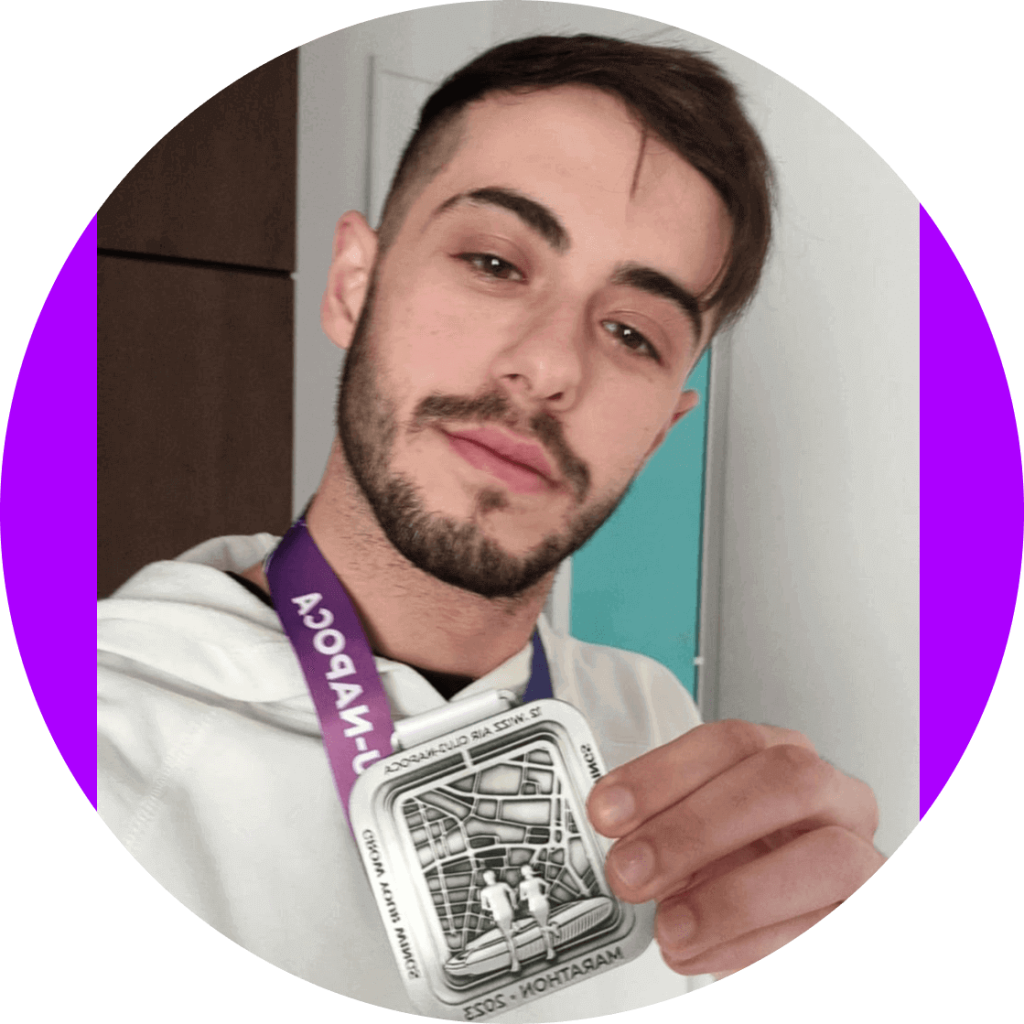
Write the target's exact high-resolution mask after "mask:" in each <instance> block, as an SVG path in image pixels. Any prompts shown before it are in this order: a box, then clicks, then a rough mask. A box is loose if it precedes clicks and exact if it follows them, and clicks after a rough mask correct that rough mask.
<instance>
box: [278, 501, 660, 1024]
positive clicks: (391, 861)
mask: <svg viewBox="0 0 1024 1024" xmlns="http://www.w3.org/2000/svg"><path fill="white" fill-rule="evenodd" d="M266 572H267V578H268V580H269V582H270V587H271V595H272V597H273V599H274V604H275V607H276V608H277V611H278V614H279V615H280V617H281V620H282V623H283V625H284V627H285V631H286V632H287V634H288V636H289V639H290V640H291V642H292V645H293V647H294V649H295V651H296V654H297V655H298V657H299V661H300V663H301V664H302V668H303V672H304V674H305V676H306V680H307V683H308V685H309V688H310V692H311V694H312V697H313V701H314V704H315V706H316V708H317V713H318V715H319V717H320V721H321V726H322V730H323V737H324V746H325V749H326V751H327V754H328V759H329V761H330V763H331V768H332V772H333V774H334V778H335V783H336V785H337V788H338V792H339V795H340V797H341V800H342V805H343V806H344V807H345V809H346V811H347V814H348V819H349V825H350V828H351V829H352V833H353V836H354V838H355V841H356V844H357V845H358V847H359V852H360V855H361V857H362V861H363V866H364V868H365V870H366V876H367V879H368V881H369V884H370V886H371V888H372V889H373V893H374V898H375V900H376V903H377V907H378V910H379V911H380V914H381V919H382V921H383V922H384V927H385V930H386V932H387V935H388V940H389V942H390V944H391V949H392V952H393V953H394V956H395V961H396V963H397V964H398V968H399V972H400V974H401V976H402V979H403V981H404V983H405V986H406V989H407V991H408V993H409V996H410V998H411V1000H412V1002H413V1004H414V1005H415V1006H416V1008H417V1009H418V1010H420V1011H421V1012H422V1013H425V1014H429V1015H432V1016H437V1017H447V1018H451V1019H456V1020H478V1019H484V1018H486V1017H490V1016H492V1015H494V1014H497V1013H501V1012H502V1011H503V1010H509V1009H513V1008H515V1007H516V1006H519V1005H521V1004H523V1003H526V1002H529V1001H531V1000H533V999H536V998H539V997H541V996H543V995H545V994H546V993H548V992H550V991H552V990H554V989H558V988H563V987H565V986H567V985H571V984H574V983H575V982H577V981H582V980H584V979H585V978H587V977H590V976H592V975H594V974H598V973H602V972H604V971H606V970H609V969H611V968H613V967H616V966H618V965H619V964H622V963H625V962H627V961H628V960H632V959H633V958H634V957H636V956H638V955H639V954H640V953H641V952H643V950H644V949H645V948H646V947H647V945H648V943H649V942H650V940H651V936H652V930H653V919H654V905H653V904H645V905H643V906H639V907H633V906H630V905H629V904H625V903H622V902H620V901H619V900H618V899H616V897H615V896H614V895H613V894H612V892H611V889H610V888H609V887H608V884H607V882H606V880H605V877H604V858H605V854H606V852H607V849H608V847H609V846H610V842H609V841H608V840H605V839H603V838H602V837H600V836H598V835H597V833H596V832H594V831H593V829H592V828H591V827H590V823H589V821H588V819H587V816H586V799H587V795H588V793H589V792H590V789H591V788H592V787H593V785H594V783H595V782H596V781H597V779H599V778H600V777H601V776H602V775H603V774H604V766H603V764H602V761H601V757H600V754H599V752H598V749H597V744H596V743H595V741H594V738H593V736H592V734H591V732H590V728H589V726H588V725H587V722H586V720H585V719H584V717H583V716H582V715H581V714H580V713H579V712H578V711H577V710H576V709H575V708H574V707H572V706H571V705H569V704H567V703H565V702H564V701H559V700H555V699H553V698H552V697H551V682H550V676H549V673H548V666H547V659H546V657H545V655H544V649H543V646H542V645H541V643H540V638H539V636H538V635H537V634H536V633H534V637H533V665H532V669H531V676H530V683H529V686H528V687H527V691H526V695H525V702H524V703H523V704H520V703H519V701H518V699H517V698H516V697H515V695H514V694H512V693H510V692H508V691H504V690H491V691H488V692H485V693H481V694H477V695H475V696H473V697H468V698H464V699H462V700H455V701H451V702H449V703H448V704H446V705H445V706H443V707H441V708H438V709H436V710H434V711H430V712H427V713H426V714H423V715H418V716H416V717H414V718H409V719H405V720H404V721H401V722H399V723H397V724H396V725H393V724H392V722H391V718H390V712H389V710H388V706H387V698H386V695H385V694H384V689H383V686H382V685H381V682H380V679H379V677H378V675H377V672H376V667H375V665H374V662H373V654H372V652H371V651H370V648H369V644H368V642H367V641H366V637H365V635H364V634H363V631H362V627H361V625H360V623H359V620H358V617H357V616H356V614H355V611H354V609H353V608H352V605H351V602H350V601H349V599H348V595H347V594H346V593H345V591H344V588H343V587H342V586H341V584H340V583H339V581H338V579H337V577H336V576H335V575H334V573H333V571H332V570H331V568H330V566H329V565H328V564H327V562H326V561H325V560H324V558H323V556H322V555H321V554H320V552H319V550H318V549H317V548H316V545H315V544H314V543H313V540H312V538H311V537H310V536H309V533H308V531H307V530H306V527H305V523H304V522H303V521H302V520H301V519H300V520H299V521H298V522H296V523H295V525H294V526H293V527H292V528H291V530H289V532H288V534H287V535H286V536H285V538H284V540H282V542H281V544H280V545H279V546H278V548H277V549H276V550H275V552H274V553H273V555H272V557H271V558H270V559H269V560H268V563H267V566H266Z"/></svg>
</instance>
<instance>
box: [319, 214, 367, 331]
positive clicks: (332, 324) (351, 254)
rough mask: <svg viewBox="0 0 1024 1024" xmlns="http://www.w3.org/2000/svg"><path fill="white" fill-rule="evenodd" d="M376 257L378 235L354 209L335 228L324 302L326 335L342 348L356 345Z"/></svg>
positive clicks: (323, 320) (322, 312) (321, 305)
mask: <svg viewBox="0 0 1024 1024" xmlns="http://www.w3.org/2000/svg"><path fill="white" fill-rule="evenodd" d="M376 258H377V234H376V232H375V231H374V230H373V228H371V227H370V225H369V224H367V223H366V218H365V217H364V216H363V215H362V214H361V213H357V212H356V211H355V210H350V211H349V212H348V213H346V214H345V215H344V216H343V217H342V218H341V220H339V221H338V226H337V227H336V228H335V229H334V256H333V259H332V260H331V269H330V270H329V271H328V274H327V290H326V291H325V292H324V297H323V300H322V301H321V303H320V323H321V325H322V326H323V329H324V333H325V334H326V335H327V337H328V338H330V339H331V341H333V342H334V344H335V345H337V346H338V347H339V348H343V349H347V348H348V347H349V345H350V344H351V343H352V335H353V334H354V333H355V329H356V324H357V323H358V322H359V314H360V313H362V311H363V303H364V302H365V301H366V295H367V291H368V290H369V286H370V278H371V276H372V274H373V264H374V261H375V260H376Z"/></svg>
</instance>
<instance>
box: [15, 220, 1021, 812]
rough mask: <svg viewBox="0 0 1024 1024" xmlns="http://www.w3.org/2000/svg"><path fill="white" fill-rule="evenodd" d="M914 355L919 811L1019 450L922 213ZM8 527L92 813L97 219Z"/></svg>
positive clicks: (958, 275) (966, 718)
mask: <svg viewBox="0 0 1024 1024" xmlns="http://www.w3.org/2000/svg"><path fill="white" fill-rule="evenodd" d="M920 365H921V478H920V487H921V534H920V537H921V737H920V743H921V749H920V753H921V814H922V815H923V814H924V813H925V812H926V811H927V810H928V808H929V807H930V806H931V805H932V802H933V801H934V799H935V797H936V796H937V795H938V793H939V791H940V790H941V789H942V787H943V786H944V785H945V783H946V780H947V779H948V778H949V776H950V774H951V773H952V771H953V769H954V768H955V767H956V765H957V763H958V762H959V760H960V757H961V755H962V754H963V751H964V749H965V747H966V746H967V743H968V741H969V740H970V738H971V735H972V734H973V732H974V729H975V727H976V726H977V723H978V719H979V718H980V717H981V712H982V711H983V710H984V707H985V703H986V701H987V700H988V696H989V694H990V692H991V690H992V685H993V683H994V681H995V677H996V673H997V671H998V669H999V663H1000V661H1001V660H1002V656H1003V651H1004V649H1005V647H1006V640H1007V636H1008V634H1009V629H1010V621H1011V619H1012V616H1013V606H1014V601H1015V598H1016V592H1017V583H1018V579H1019V576H1020V566H1021V540H1022V532H1024V490H1022V482H1021V460H1020V447H1019V444H1018V438H1017V430H1016V425H1015V422H1014V417H1013V407H1012V404H1011V401H1010V393H1009V388H1008V387H1007V384H1006V378H1005V375H1004V374H1003V370H1002V365H1001V364H1000V362H999V355H998V352H997V351H996V347H995V344H994V342H993V339H992V335H991V332H990V331H989V329H988V325H987V324H986V322H985V317H984V315H983V313H982V311H981V307H980V306H979V305H978V302H977V299H976V298H975V296H974V292H973V290H972V289H971V286H970V283H969V282H968V281H967V278H966V277H965V275H964V273H963V271H962V270H961V269H960V265H959V263H958V262H957V260H956V257H955V256H954V255H953V253H952V252H951V250H950V249H949V246H948V245H947V244H946V241H945V239H944V238H943V237H942V235H941V233H940V232H939V231H938V229H937V228H936V227H935V225H934V224H933V223H932V221H931V218H929V216H928V214H927V213H926V212H925V211H924V210H923V209H922V210H921V364H920ZM964 394H966V395H967V399H966V400H963V399H962V398H958V399H957V400H956V401H955V402H953V401H952V400H951V396H953V395H957V396H961V395H964ZM54 453H56V455H55V454H54ZM0 536H2V541H3V564H4V574H5V578H6V582H7V597H8V602H9V604H10V611H11V619H12V621H13V623H14V632H15V635H16V637H17V640H18V646H19V648H20V650H21V656H22V659H23V661H24V663H25V669H26V671H27V673H28V677H29V680H30V682H31V684H32V689H33V692H34V693H35V696H36V700H37V701H38V703H39V707H40V710H41V711H42V714H43V718H44V719H45V721H46V724H47V726H48V727H49V729H50V732H51V734H52V735H53V738H54V740H55V742H56V744H57V747H58V749H59V750H60V752H61V753H62V754H63V755H64V759H65V761H66V762H67V764H68V767H69V768H70V769H71V772H72V774H73V775H74V777H75V780H76V781H77V782H78V785H79V786H80V787H81V788H82V790H83V792H84V793H85V794H86V796H87V797H88V798H89V800H90V801H91V802H92V803H93V805H94V806H95V803H96V688H95V681H96V677H95V661H94V659H93V650H94V648H95V639H96V619H95V600H96V560H95V557H94V556H95V550H96V222H95V220H94V221H93V222H92V223H91V224H90V225H89V227H88V228H87V229H86V231H85V233H84V234H83V235H82V237H81V239H79V241H78V243H77V245H76V246H75V248H74V250H73V251H72V253H71V255H70V256H69V257H68V259H67V262H66V263H65V264H64V268H63V269H62V270H61V273H60V275H59V276H58V278H57V281H56V283H55V284H54V286H53V289H52V291H51V292H50V295H49V297H48V298H47V300H46V304H45V305H44V307H43V311H42V313H41V315H40V317H39V321H38V323H37V324H36V329H35V331H34V332H33V335H32V340H31V343H30V344H29V347H28V351H27V353H26V355H25V360H24V363H23V365H22V368H21V373H20V375H19V377H18V385H17V389H16V391H15V394H14V401H13V403H12V406H11V415H10V421H9V424H8V428H7V441H6V447H5V449H4V460H3V478H2V490H0Z"/></svg>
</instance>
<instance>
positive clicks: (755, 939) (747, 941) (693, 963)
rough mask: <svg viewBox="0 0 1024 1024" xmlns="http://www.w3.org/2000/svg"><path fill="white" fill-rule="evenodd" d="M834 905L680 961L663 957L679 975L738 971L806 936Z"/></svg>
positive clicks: (673, 957) (664, 954)
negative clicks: (806, 932) (803, 935)
mask: <svg viewBox="0 0 1024 1024" xmlns="http://www.w3.org/2000/svg"><path fill="white" fill-rule="evenodd" d="M838 906H839V904H838V903H836V904H833V905H832V906H831V907H824V908H823V909H821V910H815V911H812V912H811V913H810V914H802V915H801V916H800V917H794V918H791V919H790V920H789V921H783V922H782V923H781V924H774V925H769V926H768V927H767V928H759V929H758V930H757V931H754V932H748V933H747V934H746V935H743V936H741V937H740V938H738V939H733V940H732V941H731V942H723V943H722V945H720V946H716V947H715V948H714V949H709V950H706V951H704V952H703V953H698V954H697V956H695V957H690V958H689V959H684V960H680V959H678V958H677V957H675V956H673V955H672V954H671V953H667V952H666V951H665V950H662V951H661V955H662V959H663V960H664V961H665V963H666V964H667V965H668V966H669V967H670V968H672V970H673V971H675V972H676V973H677V974H686V975H694V974H719V973H721V972H723V971H738V970H740V969H742V968H744V967H749V966H750V965H751V964H752V963H756V962H757V961H758V960H760V959H762V957H766V956H767V955H768V954H769V953H774V952H775V950H777V949H781V948H782V947H783V946H784V945H786V943H787V942H792V941H793V939H795V938H796V937H797V936H798V935H802V934H803V933H804V932H805V931H807V929H808V928H810V927H811V926H812V925H816V924H817V923H818V922H819V921H820V920H821V919H822V918H823V917H827V916H828V915H829V914H831V913H832V911H833V910H835V908H836V907H838Z"/></svg>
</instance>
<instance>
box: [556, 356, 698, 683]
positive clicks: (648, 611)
mask: <svg viewBox="0 0 1024 1024" xmlns="http://www.w3.org/2000/svg"><path fill="white" fill-rule="evenodd" d="M709 355H710V353H708V352H705V353H704V355H703V356H702V357H701V359H700V361H699V362H698V363H697V365H696V367H695V368H694V370H693V372H692V373H691V374H690V379H689V381H688V382H687V387H690V388H692V389H693V390H695V391H697V392H699V393H700V404H699V405H698V406H697V408H696V409H695V410H693V412H691V413H689V415H687V416H684V417H683V419H682V420H681V421H680V422H679V423H677V424H676V426H675V427H674V428H673V429H672V431H670V433H669V436H668V437H667V438H666V439H665V442H664V444H662V446H661V448H659V449H658V451H657V452H655V454H654V455H653V456H652V458H651V461H650V462H649V463H648V464H647V466H646V467H645V469H644V471H643V472H642V473H641V474H640V476H639V477H638V478H637V480H636V483H634V485H633V487H632V488H631V490H630V492H629V494H628V495H626V498H625V500H624V501H623V502H622V504H621V505H620V506H619V508H618V509H617V510H616V512H615V514H614V515H613V516H612V517H611V519H609V520H608V522H607V523H605V525H604V526H603V527H602V528H601V529H600V530H599V531H598V532H597V533H596V534H595V535H594V537H593V538H592V539H591V540H590V541H589V542H588V543H587V544H586V545H585V546H584V547H583V548H581V549H580V550H579V551H578V552H577V553H576V554H575V555H574V556H573V559H572V634H573V636H576V637H579V639H581V640H588V641H591V642H593V643H599V644H608V645H610V646H612V647H623V648H625V649H626V650H630V651H638V652H640V653H641V654H647V655H649V656H650V657H652V658H656V659H657V660H658V661H660V662H661V663H662V664H663V665H667V666H668V667H669V668H670V669H671V670H672V671H673V672H674V673H675V674H676V676H677V677H678V678H679V679H680V680H681V681H682V683H683V685H684V686H685V687H686V688H687V689H688V690H689V691H690V693H691V694H694V685H695V673H694V667H693V658H694V655H695V654H696V653H697V628H698V616H699V609H700V550H701V519H702V510H703V505H704V496H703V492H704V486H703V483H704V450H705V436H706V432H707V398H708V359H709ZM694 695H695V694H694Z"/></svg>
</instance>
